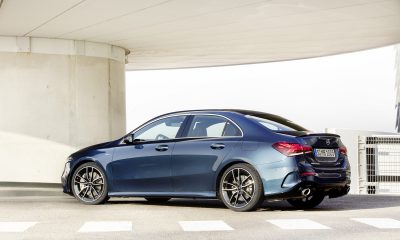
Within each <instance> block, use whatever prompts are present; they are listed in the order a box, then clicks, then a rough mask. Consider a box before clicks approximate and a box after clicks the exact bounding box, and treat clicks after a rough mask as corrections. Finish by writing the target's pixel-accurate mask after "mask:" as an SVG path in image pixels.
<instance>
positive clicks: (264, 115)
mask: <svg viewBox="0 0 400 240" xmlns="http://www.w3.org/2000/svg"><path fill="white" fill-rule="evenodd" d="M224 112H231V113H239V114H242V115H252V116H263V117H266V118H269V119H275V118H282V117H280V116H278V115H274V114H270V113H265V112H260V111H253V110H245V109H193V110H184V111H176V112H170V113H167V114H163V115H162V116H167V115H173V114H180V113H182V114H183V113H187V114H195V113H224Z"/></svg>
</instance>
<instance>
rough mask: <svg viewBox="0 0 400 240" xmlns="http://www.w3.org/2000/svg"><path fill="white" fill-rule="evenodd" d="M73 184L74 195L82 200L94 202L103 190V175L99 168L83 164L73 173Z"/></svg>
mask: <svg viewBox="0 0 400 240" xmlns="http://www.w3.org/2000/svg"><path fill="white" fill-rule="evenodd" d="M73 186H74V191H75V193H76V196H77V197H78V198H79V199H80V200H82V201H83V202H88V203H89V202H94V201H96V200H98V199H99V198H100V197H101V196H102V195H103V192H104V177H103V175H102V173H101V171H100V170H99V169H97V168H96V167H93V166H85V167H84V168H82V169H80V170H79V171H78V172H76V173H75V175H74V179H73Z"/></svg>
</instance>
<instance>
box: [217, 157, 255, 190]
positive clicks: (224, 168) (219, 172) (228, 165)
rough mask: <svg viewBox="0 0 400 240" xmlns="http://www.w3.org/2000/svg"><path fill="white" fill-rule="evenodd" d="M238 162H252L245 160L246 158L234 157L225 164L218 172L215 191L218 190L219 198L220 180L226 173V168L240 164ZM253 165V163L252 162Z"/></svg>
mask: <svg viewBox="0 0 400 240" xmlns="http://www.w3.org/2000/svg"><path fill="white" fill-rule="evenodd" d="M238 163H245V164H250V163H249V162H248V161H246V160H244V159H233V160H231V161H229V162H227V163H226V164H225V165H223V166H222V167H221V168H220V169H219V171H218V174H217V177H216V179H215V192H216V196H217V198H219V182H220V180H221V178H222V175H223V174H224V172H225V171H226V169H228V168H229V167H231V166H233V165H235V164H238ZM250 165H251V164H250Z"/></svg>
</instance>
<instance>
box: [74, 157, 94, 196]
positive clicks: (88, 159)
mask: <svg viewBox="0 0 400 240" xmlns="http://www.w3.org/2000/svg"><path fill="white" fill-rule="evenodd" d="M89 162H93V163H96V161H95V160H94V159H93V158H83V159H81V160H79V161H78V163H76V164H75V165H74V166H73V168H71V170H70V174H69V177H68V189H69V190H70V192H71V193H72V176H73V175H74V173H75V170H76V169H77V168H78V167H79V166H82V165H83V164H85V163H89Z"/></svg>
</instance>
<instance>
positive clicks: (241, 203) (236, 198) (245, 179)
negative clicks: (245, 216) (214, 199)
mask: <svg viewBox="0 0 400 240" xmlns="http://www.w3.org/2000/svg"><path fill="white" fill-rule="evenodd" d="M263 193H264V190H263V185H262V181H261V178H260V176H259V175H258V173H257V171H256V170H255V169H254V168H253V167H252V166H251V165H249V164H245V163H239V164H235V165H232V166H231V167H229V168H228V169H227V170H226V171H225V172H224V174H223V175H222V177H221V180H220V183H219V197H220V199H221V200H222V202H223V203H224V204H225V206H227V207H228V208H230V209H232V210H234V211H238V212H245V211H251V210H254V209H257V208H258V207H259V206H260V204H261V203H262V202H263V201H264V194H263Z"/></svg>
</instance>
